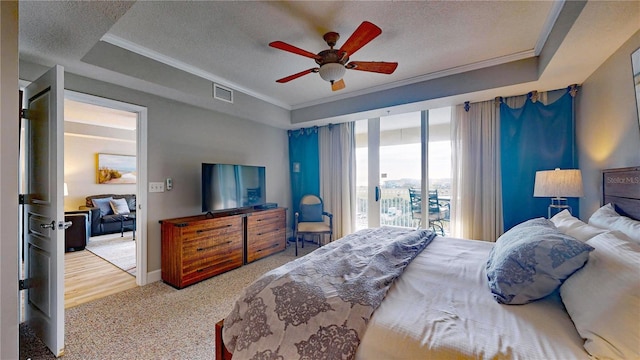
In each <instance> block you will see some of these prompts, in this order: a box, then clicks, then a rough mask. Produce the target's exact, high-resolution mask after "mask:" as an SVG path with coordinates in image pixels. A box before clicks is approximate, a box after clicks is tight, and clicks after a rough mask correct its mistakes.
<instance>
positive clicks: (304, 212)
mask: <svg viewBox="0 0 640 360" xmlns="http://www.w3.org/2000/svg"><path fill="white" fill-rule="evenodd" d="M299 208H300V217H299V221H301V222H320V221H324V219H323V218H322V212H323V211H324V204H323V202H322V199H321V198H320V197H318V196H316V195H305V196H303V197H302V199H300V206H299Z"/></svg>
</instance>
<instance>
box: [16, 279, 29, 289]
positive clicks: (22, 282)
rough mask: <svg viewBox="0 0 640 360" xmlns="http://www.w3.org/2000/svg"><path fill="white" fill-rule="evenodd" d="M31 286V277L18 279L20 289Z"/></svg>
mask: <svg viewBox="0 0 640 360" xmlns="http://www.w3.org/2000/svg"><path fill="white" fill-rule="evenodd" d="M29 287H31V281H29V279H21V280H18V290H27V289H28V288H29Z"/></svg>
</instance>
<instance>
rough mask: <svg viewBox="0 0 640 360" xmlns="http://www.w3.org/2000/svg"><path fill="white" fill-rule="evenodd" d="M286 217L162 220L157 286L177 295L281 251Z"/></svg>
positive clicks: (264, 213) (260, 213)
mask: <svg viewBox="0 0 640 360" xmlns="http://www.w3.org/2000/svg"><path fill="white" fill-rule="evenodd" d="M286 216H287V215H286V209H285V208H275V209H268V210H254V209H251V208H249V209H235V210H233V211H225V212H215V213H211V212H209V213H206V214H203V215H197V216H190V217H183V218H175V219H166V220H161V221H160V224H161V232H162V248H161V268H162V280H163V281H164V282H165V283H167V284H169V285H172V286H173V287H176V288H178V289H182V288H184V287H186V286H189V285H191V284H195V283H197V282H199V281H202V280H205V279H208V278H210V277H212V276H215V275H218V274H221V273H223V272H226V271H229V270H232V269H235V268H238V267H240V266H242V265H243V264H248V263H250V262H253V261H255V260H258V259H261V258H263V257H265V256H268V255H271V254H274V253H276V252H280V251H283V250H284V249H285V246H286V233H287V224H286V223H287V222H286Z"/></svg>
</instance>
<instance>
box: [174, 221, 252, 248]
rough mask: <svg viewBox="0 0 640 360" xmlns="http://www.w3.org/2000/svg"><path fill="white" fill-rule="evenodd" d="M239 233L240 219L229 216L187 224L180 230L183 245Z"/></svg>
mask: <svg viewBox="0 0 640 360" xmlns="http://www.w3.org/2000/svg"><path fill="white" fill-rule="evenodd" d="M239 231H240V232H241V231H242V217H240V216H230V217H228V218H220V219H214V220H210V221H201V222H197V223H193V224H188V225H186V226H185V227H183V228H182V229H181V237H182V241H183V243H186V242H190V241H200V239H205V238H210V237H220V236H226V235H229V234H233V233H237V232H239Z"/></svg>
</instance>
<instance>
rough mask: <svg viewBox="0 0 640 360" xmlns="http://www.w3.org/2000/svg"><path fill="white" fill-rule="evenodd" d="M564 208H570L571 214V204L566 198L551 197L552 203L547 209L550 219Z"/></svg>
mask: <svg viewBox="0 0 640 360" xmlns="http://www.w3.org/2000/svg"><path fill="white" fill-rule="evenodd" d="M564 209H567V210H569V214H571V206H569V205H568V204H567V199H566V198H561V197H556V198H551V205H549V208H548V210H547V216H548V218H549V219H551V218H552V217H553V216H554V215H555V214H557V213H559V212H561V211H562V210H564Z"/></svg>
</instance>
